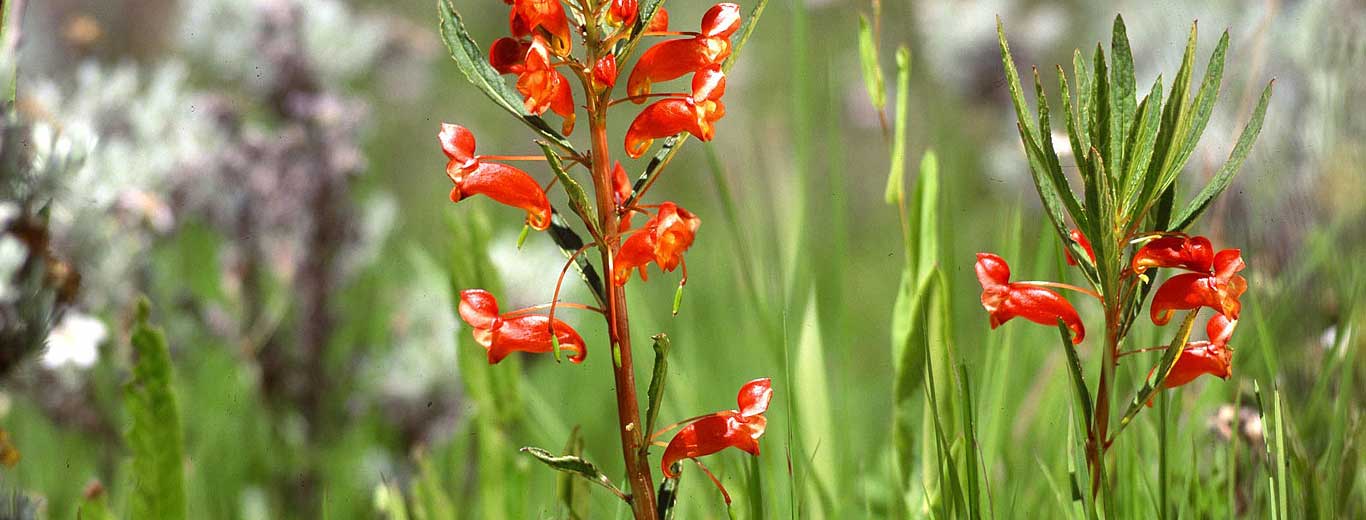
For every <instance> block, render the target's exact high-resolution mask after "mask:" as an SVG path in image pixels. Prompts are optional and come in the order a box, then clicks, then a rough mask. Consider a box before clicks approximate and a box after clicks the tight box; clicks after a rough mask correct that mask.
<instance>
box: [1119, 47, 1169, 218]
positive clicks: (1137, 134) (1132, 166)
mask: <svg viewBox="0 0 1366 520" xmlns="http://www.w3.org/2000/svg"><path fill="white" fill-rule="evenodd" d="M1161 106H1162V75H1160V74H1159V75H1158V76H1157V81H1154V82H1153V87H1152V89H1151V90H1149V91H1148V95H1147V96H1145V97H1144V98H1143V103H1142V104H1141V105H1139V107H1138V112H1137V115H1136V118H1135V119H1134V121H1133V126H1134V129H1133V131H1132V132H1130V133H1129V143H1128V144H1127V145H1126V149H1127V150H1128V154H1127V155H1126V156H1125V166H1124V171H1123V172H1122V175H1121V176H1120V178H1121V179H1122V180H1123V192H1122V193H1121V194H1120V197H1119V199H1120V200H1122V201H1125V207H1124V210H1125V211H1124V213H1125V214H1126V215H1128V214H1130V213H1129V212H1130V211H1132V210H1133V208H1134V207H1135V206H1137V205H1138V201H1137V197H1138V195H1139V193H1138V191H1139V189H1140V188H1141V187H1142V186H1143V177H1144V174H1145V173H1147V171H1148V164H1149V163H1151V162H1152V158H1153V154H1154V151H1155V147H1156V146H1157V134H1158V128H1159V125H1160V124H1161V122H1162V118H1161V117H1159V115H1160V114H1161V112H1162V109H1161Z"/></svg>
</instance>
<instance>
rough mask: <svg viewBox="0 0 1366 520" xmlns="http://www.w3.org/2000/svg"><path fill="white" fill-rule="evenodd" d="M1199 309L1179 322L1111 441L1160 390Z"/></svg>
mask: <svg viewBox="0 0 1366 520" xmlns="http://www.w3.org/2000/svg"><path fill="white" fill-rule="evenodd" d="M1198 311H1199V309H1196V310H1194V311H1190V312H1187V313H1186V319H1185V321H1182V322H1181V328H1180V329H1179V330H1178V331H1177V332H1176V336H1173V337H1172V342H1171V343H1169V344H1167V349H1166V350H1164V351H1163V352H1162V361H1160V362H1158V364H1157V368H1156V369H1154V370H1153V372H1152V375H1151V376H1149V377H1148V378H1147V379H1146V380H1145V381H1144V382H1143V388H1140V389H1139V390H1138V394H1137V395H1135V396H1134V400H1133V401H1132V402H1130V403H1129V409H1128V410H1127V411H1125V412H1124V417H1122V418H1120V420H1119V424H1118V425H1117V426H1116V427H1115V431H1114V433H1111V434H1110V439H1111V440H1113V439H1114V438H1115V437H1118V436H1119V433H1120V432H1122V431H1124V428H1125V427H1127V426H1129V423H1130V422H1133V420H1134V416H1136V415H1138V412H1139V411H1142V410H1143V407H1144V404H1145V403H1147V402H1148V399H1151V398H1152V397H1153V395H1154V394H1156V393H1157V392H1158V391H1159V390H1161V389H1162V382H1163V381H1166V380H1167V375H1168V374H1170V373H1171V371H1172V367H1173V366H1176V360H1177V359H1178V358H1180V357H1181V352H1182V351H1184V350H1185V348H1186V343H1187V342H1189V341H1190V338H1191V329H1193V328H1195V316H1196V314H1197V313H1198Z"/></svg>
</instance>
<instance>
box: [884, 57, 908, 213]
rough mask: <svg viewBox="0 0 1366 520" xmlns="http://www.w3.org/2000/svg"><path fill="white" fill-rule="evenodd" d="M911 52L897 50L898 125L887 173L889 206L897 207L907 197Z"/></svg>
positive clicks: (894, 132) (885, 193)
mask: <svg viewBox="0 0 1366 520" xmlns="http://www.w3.org/2000/svg"><path fill="white" fill-rule="evenodd" d="M910 87H911V51H910V49H907V48H906V47H905V46H904V45H903V46H901V47H899V48H897V50H896V125H895V126H894V128H895V130H894V131H893V132H892V166H891V169H890V171H888V172H887V189H886V191H884V193H883V196H884V197H885V198H886V200H887V204H892V205H897V204H901V201H903V200H905V197H906V188H905V186H906V115H907V112H909V111H910V97H911V96H910V90H911V88H910Z"/></svg>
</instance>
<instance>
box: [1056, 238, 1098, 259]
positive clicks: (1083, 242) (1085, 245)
mask: <svg viewBox="0 0 1366 520" xmlns="http://www.w3.org/2000/svg"><path fill="white" fill-rule="evenodd" d="M1067 236H1068V238H1071V239H1072V241H1073V242H1076V243H1077V245H1079V246H1081V248H1082V249H1084V250H1086V256H1089V257H1091V263H1095V262H1096V250H1094V249H1091V241H1090V240H1087V239H1086V235H1083V234H1081V230H1078V229H1073V230H1072V231H1069V232H1068V233H1067ZM1062 252H1063V254H1064V255H1067V265H1077V259H1076V258H1073V257H1072V249H1071V248H1067V247H1064V248H1063V249H1062Z"/></svg>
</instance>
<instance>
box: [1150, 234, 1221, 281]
mask: <svg viewBox="0 0 1366 520" xmlns="http://www.w3.org/2000/svg"><path fill="white" fill-rule="evenodd" d="M1213 262H1214V246H1213V245H1212V244H1210V241H1209V239H1208V238H1205V237H1188V236H1184V235H1169V236H1164V237H1161V238H1158V239H1156V240H1153V241H1151V242H1148V243H1147V244H1144V245H1143V247H1140V248H1139V249H1138V251H1137V252H1135V253H1134V260H1133V262H1132V265H1131V266H1130V269H1131V270H1132V271H1133V272H1134V274H1143V272H1144V271H1147V270H1148V269H1151V268H1154V267H1177V268H1181V269H1186V270H1190V271H1195V272H1200V273H1207V272H1209V270H1210V268H1211V266H1212V264H1213Z"/></svg>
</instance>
